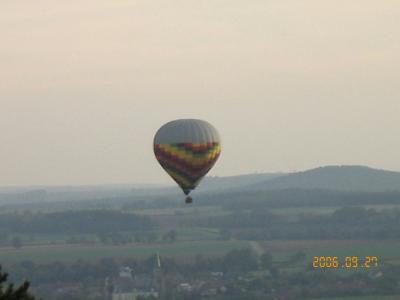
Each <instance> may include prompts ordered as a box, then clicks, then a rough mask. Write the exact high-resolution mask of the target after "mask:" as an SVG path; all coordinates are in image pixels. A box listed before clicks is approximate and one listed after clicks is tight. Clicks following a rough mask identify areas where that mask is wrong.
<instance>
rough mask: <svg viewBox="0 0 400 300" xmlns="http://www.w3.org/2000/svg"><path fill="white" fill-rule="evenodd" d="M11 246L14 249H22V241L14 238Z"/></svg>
mask: <svg viewBox="0 0 400 300" xmlns="http://www.w3.org/2000/svg"><path fill="white" fill-rule="evenodd" d="M12 245H13V247H14V248H15V249H19V248H21V247H22V241H21V239H20V238H19V237H17V236H14V237H13V239H12Z"/></svg>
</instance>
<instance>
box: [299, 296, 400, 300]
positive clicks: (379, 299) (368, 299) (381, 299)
mask: <svg viewBox="0 0 400 300" xmlns="http://www.w3.org/2000/svg"><path fill="white" fill-rule="evenodd" d="M399 299H400V295H397V296H365V297H343V298H318V299H315V298H313V300H399ZM304 300H311V299H304Z"/></svg>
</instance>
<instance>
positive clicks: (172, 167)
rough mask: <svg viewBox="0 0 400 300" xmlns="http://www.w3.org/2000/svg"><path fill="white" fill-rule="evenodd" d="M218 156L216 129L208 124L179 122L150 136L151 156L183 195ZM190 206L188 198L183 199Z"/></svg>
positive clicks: (190, 120)
mask: <svg viewBox="0 0 400 300" xmlns="http://www.w3.org/2000/svg"><path fill="white" fill-rule="evenodd" d="M220 153H221V141H220V137H219V134H218V132H217V130H216V129H215V128H214V127H213V126H212V125H211V124H210V123H208V122H206V121H203V120H197V119H180V120H175V121H171V122H168V123H167V124H165V125H163V126H162V127H161V128H160V129H159V130H158V131H157V133H156V135H155V137H154V154H155V156H156V158H157V160H158V162H159V163H160V165H161V167H163V169H164V170H165V171H166V172H167V173H168V174H169V175H170V176H171V177H172V179H174V180H175V182H176V183H177V184H178V185H179V186H180V187H181V189H182V190H183V192H184V193H185V195H189V193H190V192H191V191H192V190H194V189H195V188H196V186H197V185H198V184H199V182H200V181H201V179H202V178H203V177H204V176H205V175H206V174H207V173H208V171H209V170H210V169H211V168H212V167H213V166H214V164H215V162H216V161H217V159H218V157H219V155H220ZM186 202H187V203H191V198H190V197H188V198H186Z"/></svg>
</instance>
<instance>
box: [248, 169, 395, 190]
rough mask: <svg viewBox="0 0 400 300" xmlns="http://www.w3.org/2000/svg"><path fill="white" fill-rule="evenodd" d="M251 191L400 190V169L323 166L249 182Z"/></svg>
mask: <svg viewBox="0 0 400 300" xmlns="http://www.w3.org/2000/svg"><path fill="white" fill-rule="evenodd" d="M247 189H251V190H281V189H327V190H339V191H362V192H386V191H400V172H392V171H386V170H378V169H372V168H369V167H364V166H326V167H320V168H316V169H312V170H307V171H304V172H296V173H291V174H287V175H283V176H280V177H277V178H272V179H269V180H265V181H263V182H259V183H256V184H251V185H248V186H247Z"/></svg>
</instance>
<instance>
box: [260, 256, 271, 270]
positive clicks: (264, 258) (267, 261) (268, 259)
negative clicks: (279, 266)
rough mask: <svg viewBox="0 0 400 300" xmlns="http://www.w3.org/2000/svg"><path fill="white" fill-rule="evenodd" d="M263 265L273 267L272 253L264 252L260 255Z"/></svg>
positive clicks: (267, 267)
mask: <svg viewBox="0 0 400 300" xmlns="http://www.w3.org/2000/svg"><path fill="white" fill-rule="evenodd" d="M260 261H261V267H262V268H263V269H271V268H272V255H271V254H270V253H264V254H263V255H261V257H260Z"/></svg>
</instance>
